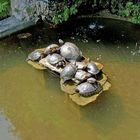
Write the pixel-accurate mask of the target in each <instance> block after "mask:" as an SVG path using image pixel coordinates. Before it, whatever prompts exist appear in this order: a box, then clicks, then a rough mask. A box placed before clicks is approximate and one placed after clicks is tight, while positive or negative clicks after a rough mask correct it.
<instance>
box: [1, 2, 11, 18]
mask: <svg viewBox="0 0 140 140" xmlns="http://www.w3.org/2000/svg"><path fill="white" fill-rule="evenodd" d="M8 9H9V0H2V1H1V2H0V17H3V16H6V15H7V14H8Z"/></svg>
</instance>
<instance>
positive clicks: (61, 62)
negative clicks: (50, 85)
mask: <svg viewBox="0 0 140 140" xmlns="http://www.w3.org/2000/svg"><path fill="white" fill-rule="evenodd" d="M46 59H47V61H48V62H49V63H50V64H51V65H53V66H56V67H64V66H65V59H64V58H63V57H62V56H61V55H59V54H57V53H53V54H49V55H48V56H47V57H46Z"/></svg>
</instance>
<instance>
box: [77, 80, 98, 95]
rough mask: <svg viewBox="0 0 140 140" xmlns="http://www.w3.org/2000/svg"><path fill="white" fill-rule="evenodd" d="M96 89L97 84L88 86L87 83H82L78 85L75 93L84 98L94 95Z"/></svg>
mask: <svg viewBox="0 0 140 140" xmlns="http://www.w3.org/2000/svg"><path fill="white" fill-rule="evenodd" d="M97 89H98V85H97V84H94V85H93V84H90V83H88V82H84V83H81V84H79V85H78V86H77V87H76V89H75V91H76V92H78V93H79V95H81V96H84V97H88V96H91V95H94V94H95V93H96V91H97Z"/></svg>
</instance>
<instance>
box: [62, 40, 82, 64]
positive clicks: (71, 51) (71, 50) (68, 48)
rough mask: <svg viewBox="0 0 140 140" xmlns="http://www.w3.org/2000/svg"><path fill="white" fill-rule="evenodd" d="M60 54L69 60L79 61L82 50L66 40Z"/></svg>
mask: <svg viewBox="0 0 140 140" xmlns="http://www.w3.org/2000/svg"><path fill="white" fill-rule="evenodd" d="M60 54H61V55H62V56H63V57H64V58H66V60H67V61H70V62H71V61H79V60H81V58H82V52H81V51H80V50H79V48H78V47H77V46H76V45H75V44H73V43H71V42H66V43H65V44H64V45H62V46H61V48H60Z"/></svg>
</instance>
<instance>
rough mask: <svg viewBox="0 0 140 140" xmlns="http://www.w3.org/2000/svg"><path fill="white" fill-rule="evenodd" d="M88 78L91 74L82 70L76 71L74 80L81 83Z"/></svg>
mask: <svg viewBox="0 0 140 140" xmlns="http://www.w3.org/2000/svg"><path fill="white" fill-rule="evenodd" d="M90 76H91V74H90V73H88V72H86V71H84V70H77V72H76V74H75V79H76V80H78V81H80V82H82V81H84V80H86V79H87V78H89V77H90Z"/></svg>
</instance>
